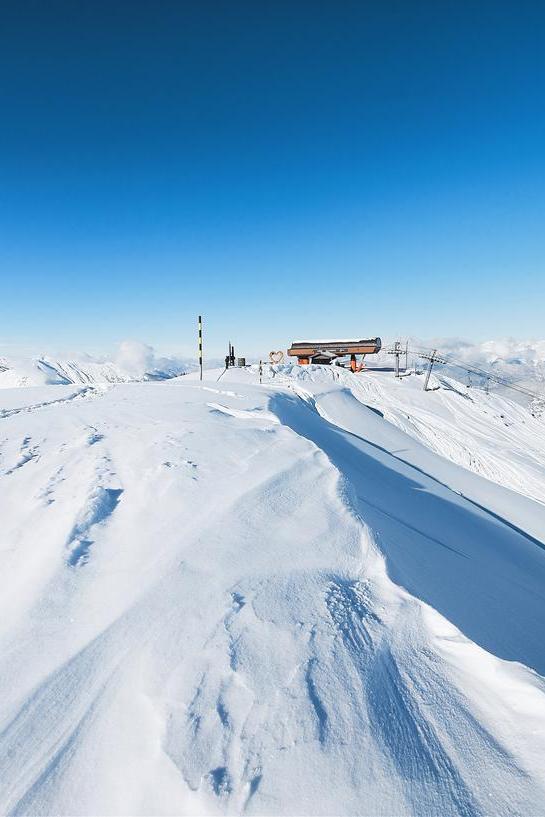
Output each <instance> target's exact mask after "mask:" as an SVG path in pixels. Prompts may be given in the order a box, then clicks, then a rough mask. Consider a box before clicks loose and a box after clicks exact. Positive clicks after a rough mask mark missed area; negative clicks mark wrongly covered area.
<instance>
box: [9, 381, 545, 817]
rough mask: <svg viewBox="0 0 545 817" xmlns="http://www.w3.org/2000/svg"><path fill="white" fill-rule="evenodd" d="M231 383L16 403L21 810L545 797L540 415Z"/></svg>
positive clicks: (415, 392)
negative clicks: (469, 455) (470, 456)
mask: <svg viewBox="0 0 545 817" xmlns="http://www.w3.org/2000/svg"><path fill="white" fill-rule="evenodd" d="M218 374H219V372H218V373H215V374H214V373H212V372H210V373H207V378H208V379H207V380H205V382H204V383H202V384H201V383H199V381H198V380H196V379H194V378H193V376H192V375H188V376H186V377H183V378H180V379H176V380H169V381H166V382H163V383H131V384H126V385H110V386H108V385H106V386H102V387H97V386H95V385H91V386H81V387H68V386H67V387H42V388H41V389H39V390H38V391H36V392H34V390H31V389H26V390H22V389H14V390H9V389H6V390H4V391H3V392H2V394H1V396H0V409H1V412H0V454H1V458H0V487H1V490H0V518H1V519H2V528H1V531H0V564H1V569H0V621H1V622H2V624H1V625H0V645H1V649H0V692H1V696H0V780H1V781H2V787H1V791H0V812H6V813H8V814H66V815H68V814H86V815H91V814H116V815H117V814H223V813H228V814H229V813H230V814H237V813H242V812H244V813H248V814H369V815H391V814H396V815H397V814H399V815H401V814H416V815H423V814H425V815H454V814H460V815H479V814H502V815H517V814H542V813H544V811H545V785H544V783H543V781H544V780H545V682H544V679H543V675H544V674H545V643H544V640H543V636H542V624H543V612H544V604H545V590H544V588H545V545H544V544H543V541H544V539H545V533H544V532H545V505H544V504H543V503H542V502H540V501H536V500H538V499H540V497H539V496H538V494H539V491H540V487H539V486H540V485H542V484H543V483H542V480H543V475H542V471H543V458H542V456H543V449H542V447H541V443H540V442H536V438H537V436H538V435H537V431H538V429H539V430H540V431H542V429H543V424H542V422H541V421H539V420H536V419H534V418H531V417H530V415H529V414H526V415H524V417H523V416H522V415H521V416H520V418H519V417H518V415H517V418H518V419H515V420H514V421H513V422H512V423H511V425H504V424H503V423H502V422H500V421H501V420H502V419H505V418H506V417H508V420H509V422H511V418H512V417H515V414H516V411H517V410H521V411H522V409H521V408H520V407H516V408H512V407H510V406H508V405H507V403H504V404H502V405H504V408H505V411H508V412H515V414H513V415H511V414H510V413H508V414H507V415H505V416H504V418H501V417H499V418H498V417H497V416H496V412H497V411H498V410H499V408H498V406H497V405H496V403H492V404H489V403H486V404H483V405H481V403H480V401H479V400H473V399H472V400H471V401H470V400H468V399H467V398H466V396H462V395H461V394H457V393H456V392H454V391H451V390H450V389H443V390H439V391H437V392H433V393H431V394H429V393H428V394H426V395H423V396H422V398H421V397H420V396H419V394H420V392H419V389H418V388H417V387H416V385H415V386H413V385H412V383H413V382H414V384H418V382H419V379H418V378H414V380H413V381H410V378H407V380H405V381H403V382H402V383H397V382H395V381H394V379H393V378H392V377H391V376H389V377H387V376H386V374H380V373H375V374H374V375H371V374H365V375H362V376H356V377H354V376H352V375H345V374H344V373H341V375H340V376H339V378H338V379H337V377H335V376H334V375H335V374H338V373H334V372H333V371H332V370H329V369H321V368H320V367H309V368H307V369H304V370H302V369H299V368H298V367H294V368H292V367H289V369H288V368H284V369H282V370H278V371H277V372H271V376H270V377H268V378H266V379H265V382H264V383H263V385H259V383H258V380H257V377H256V374H255V372H251V371H236V370H235V371H229V372H227V373H226V374H225V375H224V376H223V377H222V379H221V380H220V381H219V382H216V378H217V375H218ZM372 377H374V378H375V379H373V380H372V379H371V378H372ZM29 392H33V397H27V394H28V393H29ZM424 397H425V401H424V400H423V398H424ZM472 398H473V395H472ZM492 399H496V398H492ZM505 411H504V412H503V413H504V414H505ZM426 412H427V414H426ZM487 412H488V413H487ZM405 414H408V415H409V417H407V418H406V421H405ZM382 415H384V416H382ZM523 420H524V422H523ZM460 424H462V425H463V424H466V426H467V427H468V428H469V429H470V432H469V433H468V436H467V437H466V442H467V441H469V446H470V447H471V448H473V449H474V453H475V456H476V457H478V462H479V463H481V462H486V463H487V464H488V465H489V466H490V463H493V465H492V466H490V468H492V471H493V472H492V473H490V472H487V471H486V469H484V470H483V469H482V468H481V467H480V466H478V467H476V466H475V463H472V462H471V461H469V460H468V461H464V455H462V454H461V453H460V450H461V449H460V448H459V447H457V446H458V445H459V444H461V443H460V439H461V436H460V435H459V436H458V438H456V439H457V440H458V442H456V441H455V443H453V444H452V445H451V446H450V447H449V446H448V445H447V441H448V440H449V438H451V437H452V434H451V429H452V428H458V427H459V426H460ZM532 424H536V425H532ZM537 424H539V425H537ZM436 426H437V428H438V429H439V433H438V436H437V437H436V436H434V434H433V433H432V432H433V429H434V428H435V427H436ZM527 427H528V428H527ZM528 429H529V430H528ZM517 445H518V449H517V450H518V451H519V454H520V456H519V457H518V459H517V462H516V468H515V471H514V472H513V473H514V475H513V474H511V476H508V477H507V478H505V477H504V476H503V473H502V472H503V466H504V464H505V463H507V462H508V461H509V460H510V457H511V454H510V453H509V452H511V451H512V450H513V451H514V450H515V449H516V447H517ZM506 451H507V452H508V453H505V452H506ZM524 451H526V455H525V456H523V453H524ZM483 474H484V476H483ZM509 480H512V481H513V484H512V485H508V483H509ZM540 480H541V482H540ZM513 487H514V488H516V490H512V488H513ZM532 496H533V497H534V498H532Z"/></svg>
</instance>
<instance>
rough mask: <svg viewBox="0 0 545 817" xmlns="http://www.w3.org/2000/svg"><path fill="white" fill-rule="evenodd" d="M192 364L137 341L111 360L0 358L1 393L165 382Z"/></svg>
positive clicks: (123, 346)
mask: <svg viewBox="0 0 545 817" xmlns="http://www.w3.org/2000/svg"><path fill="white" fill-rule="evenodd" d="M195 368H196V366H195V364H194V363H191V362H190V361H187V360H180V359H176V358H164V357H158V356H157V355H156V354H155V352H154V350H153V349H152V347H150V346H147V345H146V344H144V343H138V342H136V341H124V342H123V343H121V344H120V346H119V349H118V350H117V352H116V354H115V356H114V360H107V359H102V358H100V359H97V358H93V357H91V356H90V355H78V356H77V357H75V358H68V359H66V358H62V359H59V358H57V357H51V356H49V355H42V356H40V357H34V358H31V357H28V356H27V357H21V356H18V357H10V358H7V357H0V389H1V388H18V387H22V386H42V385H67V384H70V383H83V384H92V383H131V382H140V381H142V380H167V379H169V378H171V377H177V376H178V375H180V374H183V373H185V372H187V371H191V370H192V369H195Z"/></svg>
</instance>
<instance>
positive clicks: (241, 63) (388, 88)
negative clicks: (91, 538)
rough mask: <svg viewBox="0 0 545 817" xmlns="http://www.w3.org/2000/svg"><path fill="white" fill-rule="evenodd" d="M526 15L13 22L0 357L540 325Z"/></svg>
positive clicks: (544, 206)
mask: <svg viewBox="0 0 545 817" xmlns="http://www.w3.org/2000/svg"><path fill="white" fill-rule="evenodd" d="M544 43H545V6H544V4H543V3H541V2H535V3H532V2H524V1H522V2H511V3H506V2H502V1H501V0H496V1H495V2H479V0H472V2H463V0H456V2H448V0H439V2H437V0H434V2H418V0H414V1H413V2H408V0H400V1H399V2H389V1H388V0H376V2H366V0H359V1H358V2H350V0H344V2H338V0H332V1H331V2H319V0H314V1H313V2H310V1H309V2H297V0H289V1H288V0H274V2H273V1H272V0H271V2H268V0H253V1H252V2H237V0H232V1H231V2H227V0H223V1H222V2H208V1H207V0H194V1H193V2H183V0H179V1H178V2H169V0H161V2H151V0H150V2H139V1H138V0H134V2H130V3H129V2H119V1H118V2H115V0H109V2H102V0H98V1H96V0H95V1H94V2H91V0H88V1H87V2H85V0H78V2H73V1H72V0H71V2H55V0H51V2H42V0H40V2H28V0H19V2H17V3H12V4H11V8H10V7H9V5H8V4H4V5H3V8H2V27H1V33H0V78H1V79H0V103H1V107H0V111H1V118H2V122H1V127H0V250H1V268H2V272H1V276H2V287H1V295H2V297H1V305H0V344H2V345H4V346H5V344H27V345H31V346H39V347H40V348H42V349H44V350H45V349H52V348H62V347H66V348H71V349H74V348H79V349H88V350H93V351H99V350H105V349H107V348H108V347H110V346H112V345H113V344H114V343H115V342H116V341H119V340H120V339H122V338H125V337H133V338H138V339H141V340H144V341H146V342H148V343H151V344H153V345H154V346H156V347H158V348H159V349H161V350H163V351H167V352H172V351H176V350H178V351H182V352H185V353H190V352H192V351H193V321H194V317H195V315H196V314H197V313H198V312H202V313H203V315H205V317H206V329H207V342H208V348H209V350H210V352H213V353H221V352H223V349H224V346H225V344H226V342H227V340H228V338H231V339H233V340H236V341H237V346H238V348H239V350H240V352H241V353H242V352H244V351H246V352H247V353H248V354H250V353H259V352H262V351H263V352H267V351H268V350H269V349H270V348H272V347H278V348H285V347H286V345H287V344H288V343H289V342H290V341H291V340H292V339H293V338H294V337H301V336H304V335H318V336H324V335H330V334H331V335H341V336H348V335H368V334H371V335H375V334H381V335H383V336H392V335H395V334H398V333H399V334H406V333H410V334H415V335H419V336H420V337H429V336H433V335H435V336H437V335H441V336H445V335H463V336H466V337H468V338H471V339H475V340H479V339H485V338H489V337H500V336H506V335H513V336H518V337H528V336H532V335H533V336H543V335H544V334H545V321H544V308H543V303H544V296H545V218H544V217H545V173H544V171H545V155H544V148H545V106H544V97H545V56H544V51H545V48H544Z"/></svg>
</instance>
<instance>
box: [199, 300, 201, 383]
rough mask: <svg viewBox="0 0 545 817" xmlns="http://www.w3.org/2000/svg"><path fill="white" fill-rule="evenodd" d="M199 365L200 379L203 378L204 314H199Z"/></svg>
mask: <svg viewBox="0 0 545 817" xmlns="http://www.w3.org/2000/svg"><path fill="white" fill-rule="evenodd" d="M199 367H200V378H199V379H200V380H202V316H201V315H199Z"/></svg>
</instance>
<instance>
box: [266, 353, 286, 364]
mask: <svg viewBox="0 0 545 817" xmlns="http://www.w3.org/2000/svg"><path fill="white" fill-rule="evenodd" d="M269 360H270V361H271V363H282V361H283V360H284V352H269Z"/></svg>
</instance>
